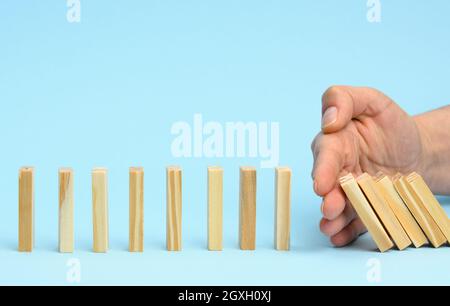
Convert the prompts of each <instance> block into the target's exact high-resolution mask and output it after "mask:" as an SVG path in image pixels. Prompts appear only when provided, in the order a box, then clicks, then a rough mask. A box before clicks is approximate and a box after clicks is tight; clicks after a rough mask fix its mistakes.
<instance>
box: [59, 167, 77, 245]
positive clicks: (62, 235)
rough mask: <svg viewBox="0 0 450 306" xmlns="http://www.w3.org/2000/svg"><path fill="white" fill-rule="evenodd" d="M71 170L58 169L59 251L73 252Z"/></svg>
mask: <svg viewBox="0 0 450 306" xmlns="http://www.w3.org/2000/svg"><path fill="white" fill-rule="evenodd" d="M73 209H74V204H73V171H72V169H68V168H62V169H60V170H59V252H61V253H73V251H74V241H75V237H74V228H73V227H74V225H73Z"/></svg>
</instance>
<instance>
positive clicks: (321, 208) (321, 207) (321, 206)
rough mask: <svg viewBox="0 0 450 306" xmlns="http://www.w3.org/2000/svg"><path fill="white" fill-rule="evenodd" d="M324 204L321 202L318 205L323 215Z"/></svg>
mask: <svg viewBox="0 0 450 306" xmlns="http://www.w3.org/2000/svg"><path fill="white" fill-rule="evenodd" d="M324 204H325V202H322V204H321V205H320V211H321V212H322V215H323V206H324Z"/></svg>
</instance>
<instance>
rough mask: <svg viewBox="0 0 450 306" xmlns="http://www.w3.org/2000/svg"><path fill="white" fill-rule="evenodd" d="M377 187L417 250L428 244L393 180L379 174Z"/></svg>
mask: <svg viewBox="0 0 450 306" xmlns="http://www.w3.org/2000/svg"><path fill="white" fill-rule="evenodd" d="M377 185H378V187H379V189H380V192H381V195H382V196H383V197H384V199H385V200H386V202H387V203H388V204H389V206H390V207H391V209H392V211H393V212H394V214H395V216H396V217H397V219H398V220H399V222H400V224H401V225H402V226H403V229H404V230H405V231H406V233H407V234H408V236H409V238H410V239H411V241H412V243H413V244H414V246H415V247H416V248H420V247H421V246H423V245H425V244H427V243H428V239H427V237H426V236H425V234H424V233H423V231H422V229H421V228H420V226H419V224H417V221H416V220H415V219H414V217H413V215H412V214H411V212H410V211H409V209H408V208H407V207H406V205H405V203H404V202H403V200H402V198H401V197H400V196H399V194H398V193H397V191H396V190H395V187H394V184H393V183H392V181H391V179H390V178H389V177H388V176H386V175H384V174H379V175H378V177H377Z"/></svg>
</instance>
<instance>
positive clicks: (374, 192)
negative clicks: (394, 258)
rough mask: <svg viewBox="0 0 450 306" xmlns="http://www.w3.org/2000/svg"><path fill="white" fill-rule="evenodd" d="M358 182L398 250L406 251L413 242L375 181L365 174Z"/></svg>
mask: <svg viewBox="0 0 450 306" xmlns="http://www.w3.org/2000/svg"><path fill="white" fill-rule="evenodd" d="M357 182H358V185H359V186H360V187H361V189H362V191H363V192H364V194H365V195H366V197H367V199H368V200H369V203H370V204H371V205H372V207H373V209H374V210H375V212H376V213H377V215H378V217H379V219H380V221H381V223H382V224H383V225H384V227H385V228H386V230H387V232H388V234H389V235H390V236H391V238H392V240H393V241H394V243H395V244H396V245H397V247H398V249H399V250H404V249H406V248H407V247H409V246H410V245H411V240H410V239H409V237H408V235H407V234H406V232H405V230H404V229H403V227H402V226H401V224H400V222H399V221H398V219H397V217H396V216H395V214H394V213H393V212H392V209H391V208H390V207H389V205H388V204H387V203H386V201H385V199H384V197H383V195H382V193H381V191H380V190H379V188H378V186H377V185H376V183H375V181H374V179H373V178H372V177H371V176H370V175H368V174H367V173H365V174H363V175H361V176H360V177H359V178H358V179H357Z"/></svg>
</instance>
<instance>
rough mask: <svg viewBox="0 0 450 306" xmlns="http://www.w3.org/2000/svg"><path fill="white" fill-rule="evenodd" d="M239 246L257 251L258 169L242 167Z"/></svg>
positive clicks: (242, 248)
mask: <svg viewBox="0 0 450 306" xmlns="http://www.w3.org/2000/svg"><path fill="white" fill-rule="evenodd" d="M239 194H240V195H239V203H240V205H239V244H240V247H241V250H246V251H253V250H255V249H256V169H255V168H252V167H241V169H240V192H239Z"/></svg>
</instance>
